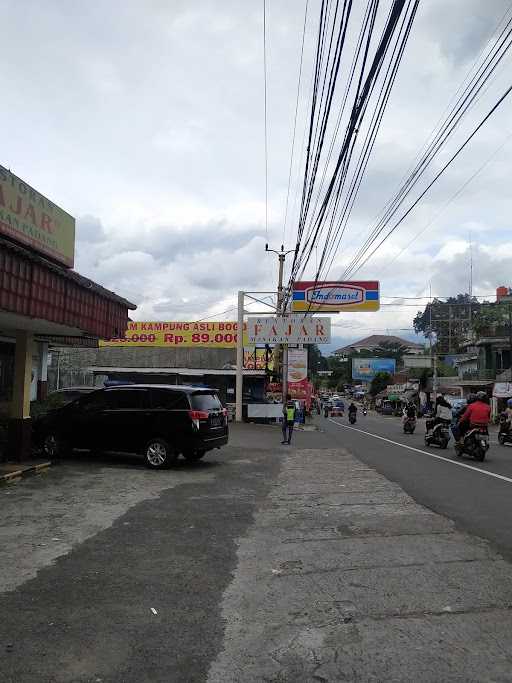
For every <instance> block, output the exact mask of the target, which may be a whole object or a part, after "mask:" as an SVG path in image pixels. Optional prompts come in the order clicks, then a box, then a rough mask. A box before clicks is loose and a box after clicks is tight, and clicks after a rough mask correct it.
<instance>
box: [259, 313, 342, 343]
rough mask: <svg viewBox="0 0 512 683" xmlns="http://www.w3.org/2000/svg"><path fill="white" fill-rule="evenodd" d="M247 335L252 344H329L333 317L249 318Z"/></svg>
mask: <svg viewBox="0 0 512 683" xmlns="http://www.w3.org/2000/svg"><path fill="white" fill-rule="evenodd" d="M247 337H248V340H249V343H251V344H329V343H330V341H331V319H330V318H312V317H310V316H305V315H290V316H287V317H278V318H276V317H272V318H249V319H248V321H247Z"/></svg>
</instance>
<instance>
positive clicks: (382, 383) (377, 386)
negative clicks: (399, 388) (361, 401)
mask: <svg viewBox="0 0 512 683" xmlns="http://www.w3.org/2000/svg"><path fill="white" fill-rule="evenodd" d="M390 382H391V375H390V374H389V372H378V373H377V374H376V375H375V377H374V378H373V379H372V382H371V384H370V394H371V395H372V396H376V395H377V394H378V393H379V392H381V391H383V390H384V389H385V388H386V387H387V386H388V384H390Z"/></svg>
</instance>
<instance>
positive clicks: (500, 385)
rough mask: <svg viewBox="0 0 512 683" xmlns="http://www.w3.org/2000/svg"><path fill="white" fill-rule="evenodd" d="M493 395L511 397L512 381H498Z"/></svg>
mask: <svg viewBox="0 0 512 683" xmlns="http://www.w3.org/2000/svg"><path fill="white" fill-rule="evenodd" d="M492 395H493V396H494V397H495V398H511V397H512V382H496V384H495V385H494V389H493V390H492Z"/></svg>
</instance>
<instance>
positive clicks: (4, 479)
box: [0, 462, 52, 486]
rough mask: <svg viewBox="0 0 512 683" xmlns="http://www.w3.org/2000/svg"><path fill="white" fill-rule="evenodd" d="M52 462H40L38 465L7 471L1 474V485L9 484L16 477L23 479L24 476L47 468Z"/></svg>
mask: <svg viewBox="0 0 512 683" xmlns="http://www.w3.org/2000/svg"><path fill="white" fill-rule="evenodd" d="M51 464H52V463H51V462H40V463H37V464H36V465H29V466H28V467H23V465H20V467H19V468H18V469H16V470H13V471H12V472H6V473H5V474H0V486H1V485H2V484H8V483H9V482H11V481H13V480H15V479H21V478H23V477H30V476H32V475H33V474H38V473H39V472H42V471H44V470H47V469H48V468H49V467H50V466H51Z"/></svg>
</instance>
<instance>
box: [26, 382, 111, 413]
mask: <svg viewBox="0 0 512 683" xmlns="http://www.w3.org/2000/svg"><path fill="white" fill-rule="evenodd" d="M97 389H98V387H67V388H66V389H57V390H56V391H52V392H51V393H50V394H48V396H47V397H46V398H45V399H43V400H42V401H32V403H31V404H30V417H32V418H37V417H40V416H41V415H46V413H48V412H50V411H51V410H56V409H57V408H63V407H64V406H65V405H67V404H68V403H71V402H72V401H76V399H77V398H80V397H81V396H87V395H88V394H90V393H91V392H93V391H96V390H97Z"/></svg>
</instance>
